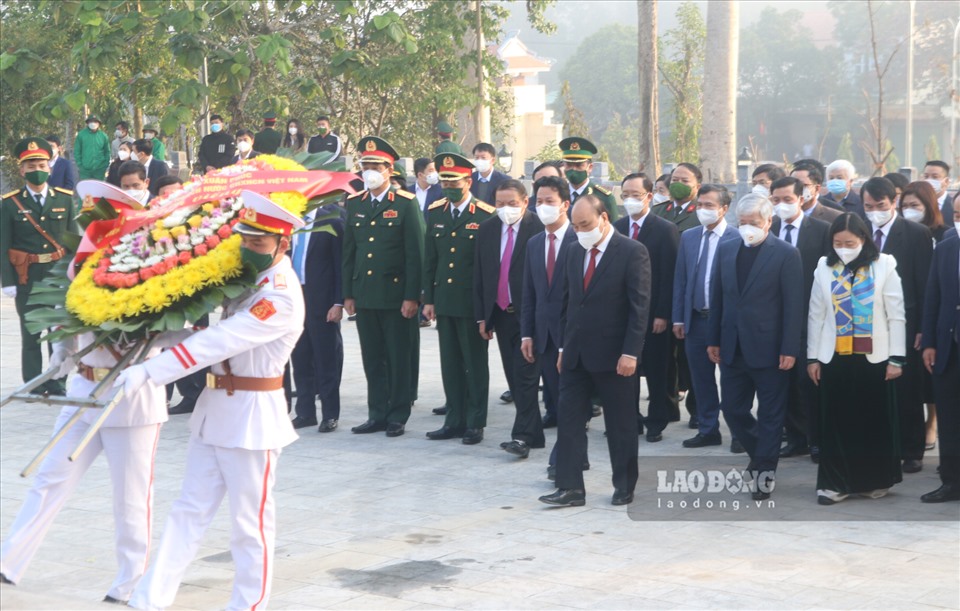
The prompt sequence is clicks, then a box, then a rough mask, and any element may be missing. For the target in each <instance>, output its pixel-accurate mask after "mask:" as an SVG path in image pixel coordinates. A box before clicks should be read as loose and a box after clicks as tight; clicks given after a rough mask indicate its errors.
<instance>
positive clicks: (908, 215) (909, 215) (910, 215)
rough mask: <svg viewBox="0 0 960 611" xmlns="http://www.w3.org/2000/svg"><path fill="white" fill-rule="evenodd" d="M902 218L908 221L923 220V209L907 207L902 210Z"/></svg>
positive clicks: (919, 221) (916, 221)
mask: <svg viewBox="0 0 960 611" xmlns="http://www.w3.org/2000/svg"><path fill="white" fill-rule="evenodd" d="M903 218H905V219H907V220H908V221H913V222H914V223H922V222H923V210H917V209H916V208H907V209H906V210H904V211H903Z"/></svg>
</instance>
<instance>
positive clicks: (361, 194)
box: [347, 190, 367, 199]
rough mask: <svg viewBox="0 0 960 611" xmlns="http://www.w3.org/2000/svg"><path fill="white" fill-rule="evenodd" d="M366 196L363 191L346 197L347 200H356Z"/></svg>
mask: <svg viewBox="0 0 960 611" xmlns="http://www.w3.org/2000/svg"><path fill="white" fill-rule="evenodd" d="M366 194H367V192H366V190H363V191H360V192H358V193H354V194H353V195H348V196H347V199H354V198H357V197H363V196H364V195H366Z"/></svg>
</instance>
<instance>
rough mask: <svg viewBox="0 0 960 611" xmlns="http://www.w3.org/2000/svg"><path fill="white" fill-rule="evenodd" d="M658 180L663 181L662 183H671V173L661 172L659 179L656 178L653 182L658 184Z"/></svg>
mask: <svg viewBox="0 0 960 611" xmlns="http://www.w3.org/2000/svg"><path fill="white" fill-rule="evenodd" d="M658 182H662V183H664V184H666V183H669V182H670V175H669V174H661V175H660V176H657V179H656V180H655V181H653V184H657V183H658Z"/></svg>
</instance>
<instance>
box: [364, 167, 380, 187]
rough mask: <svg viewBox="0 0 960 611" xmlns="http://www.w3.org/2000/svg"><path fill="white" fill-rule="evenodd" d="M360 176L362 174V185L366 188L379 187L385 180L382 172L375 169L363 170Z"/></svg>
mask: <svg viewBox="0 0 960 611" xmlns="http://www.w3.org/2000/svg"><path fill="white" fill-rule="evenodd" d="M361 176H363V186H364V187H366V188H367V190H372V189H379V188H380V187H381V186H383V183H384V181H385V179H384V177H383V174H381V173H380V172H378V171H376V170H364V171H363V174H362V175H361Z"/></svg>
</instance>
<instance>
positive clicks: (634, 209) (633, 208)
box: [623, 197, 647, 216]
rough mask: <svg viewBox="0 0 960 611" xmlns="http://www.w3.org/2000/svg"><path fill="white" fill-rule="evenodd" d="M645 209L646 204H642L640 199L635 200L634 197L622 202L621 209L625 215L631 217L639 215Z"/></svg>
mask: <svg viewBox="0 0 960 611" xmlns="http://www.w3.org/2000/svg"><path fill="white" fill-rule="evenodd" d="M646 208H647V204H646V203H644V201H643V200H642V199H637V198H635V197H628V198H626V199H625V200H623V209H624V210H626V211H627V214H629V215H630V216H633V215H635V214H641V213H642V212H643V211H644V210H645V209H646Z"/></svg>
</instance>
